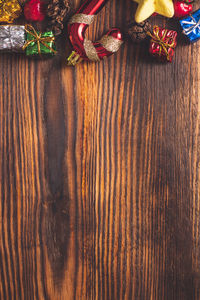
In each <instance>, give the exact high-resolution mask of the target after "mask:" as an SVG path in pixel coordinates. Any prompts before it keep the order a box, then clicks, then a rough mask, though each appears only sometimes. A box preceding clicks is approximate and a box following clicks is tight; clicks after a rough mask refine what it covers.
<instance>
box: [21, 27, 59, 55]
mask: <svg viewBox="0 0 200 300" xmlns="http://www.w3.org/2000/svg"><path fill="white" fill-rule="evenodd" d="M25 31H26V43H25V44H24V46H23V50H26V55H38V54H39V55H43V54H48V55H54V54H56V49H55V37H54V34H53V32H52V31H47V32H44V33H41V32H39V31H36V30H35V29H34V27H33V26H31V25H29V24H28V25H25Z"/></svg>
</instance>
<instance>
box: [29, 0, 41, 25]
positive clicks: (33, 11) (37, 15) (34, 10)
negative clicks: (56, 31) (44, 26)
mask: <svg viewBox="0 0 200 300" xmlns="http://www.w3.org/2000/svg"><path fill="white" fill-rule="evenodd" d="M24 16H25V18H26V20H28V21H43V20H44V18H45V3H44V2H43V1H41V0H30V1H28V2H26V3H25V6H24Z"/></svg>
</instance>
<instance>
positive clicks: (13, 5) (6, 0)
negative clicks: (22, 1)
mask: <svg viewBox="0 0 200 300" xmlns="http://www.w3.org/2000/svg"><path fill="white" fill-rule="evenodd" d="M21 12H22V9H21V6H20V5H19V2H18V1H17V0H0V23H4V22H5V23H12V22H13V21H14V19H16V18H18V17H19V16H20V14H21Z"/></svg>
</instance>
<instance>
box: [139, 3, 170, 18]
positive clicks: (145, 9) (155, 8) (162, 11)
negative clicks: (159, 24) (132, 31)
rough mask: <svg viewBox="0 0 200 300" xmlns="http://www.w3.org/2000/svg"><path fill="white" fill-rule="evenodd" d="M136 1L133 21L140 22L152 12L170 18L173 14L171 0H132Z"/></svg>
mask: <svg viewBox="0 0 200 300" xmlns="http://www.w3.org/2000/svg"><path fill="white" fill-rule="evenodd" d="M134 1H135V2H137V3H138V8H137V11H136V14H135V21H136V22H137V23H141V22H143V21H144V20H146V19H147V18H149V17H150V16H151V15H152V14H153V13H155V12H156V13H158V14H159V15H162V16H165V17H168V18H172V17H173V15H174V4H173V1H172V0H134Z"/></svg>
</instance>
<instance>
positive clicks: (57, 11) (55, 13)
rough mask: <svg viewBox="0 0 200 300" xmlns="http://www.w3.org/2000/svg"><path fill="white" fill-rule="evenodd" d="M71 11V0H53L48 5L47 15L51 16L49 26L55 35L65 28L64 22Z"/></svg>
mask: <svg viewBox="0 0 200 300" xmlns="http://www.w3.org/2000/svg"><path fill="white" fill-rule="evenodd" d="M69 11H70V3H69V0H51V2H50V3H49V5H48V7H47V16H48V17H49V18H50V22H49V28H48V29H50V30H53V32H54V34H55V35H59V34H61V32H62V29H63V27H64V26H63V23H64V21H65V19H66V17H67V14H68V13H69Z"/></svg>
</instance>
